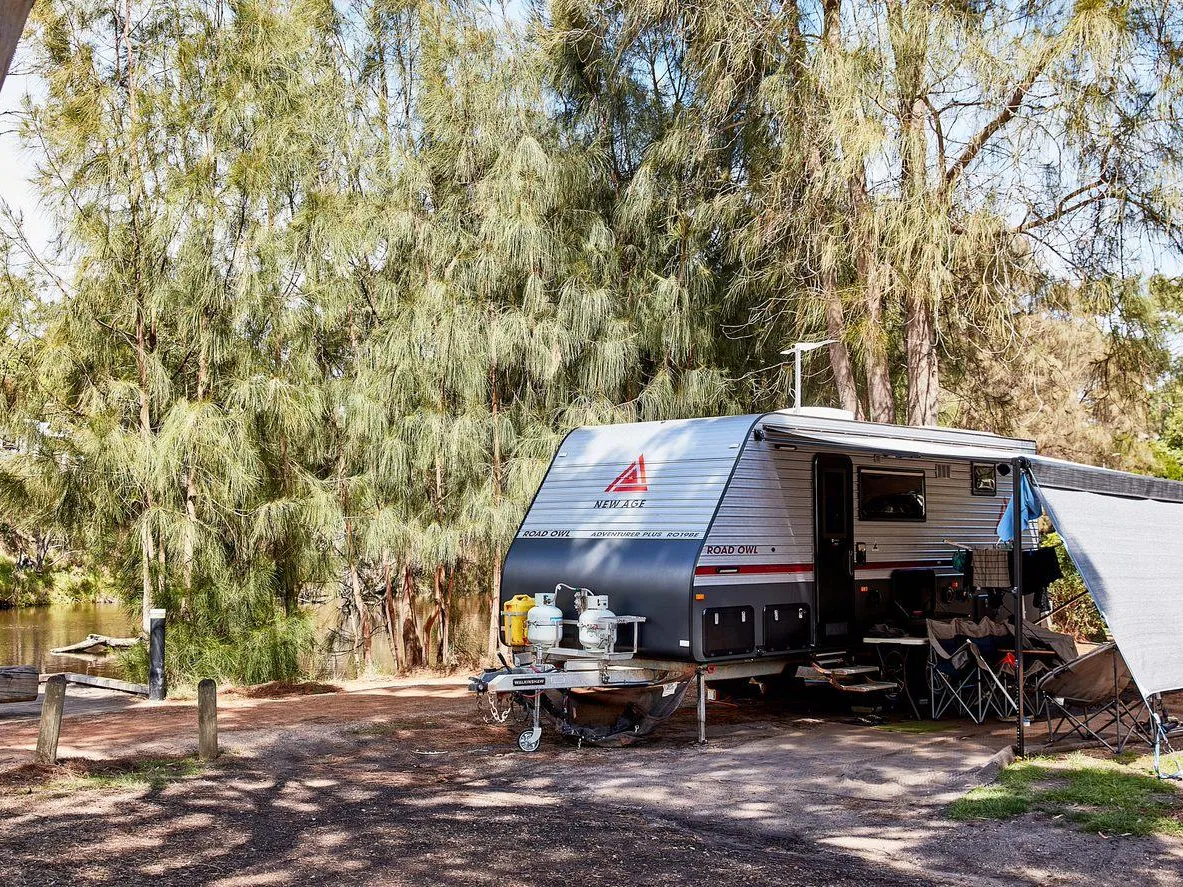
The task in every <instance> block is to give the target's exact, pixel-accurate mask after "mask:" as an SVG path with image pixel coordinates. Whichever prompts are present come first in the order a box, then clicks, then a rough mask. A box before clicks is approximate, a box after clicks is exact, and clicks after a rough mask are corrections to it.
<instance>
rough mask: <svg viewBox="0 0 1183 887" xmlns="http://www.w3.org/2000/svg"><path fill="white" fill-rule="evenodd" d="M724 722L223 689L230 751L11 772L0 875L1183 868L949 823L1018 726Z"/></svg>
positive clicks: (890, 876)
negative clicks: (609, 737) (550, 727)
mask: <svg viewBox="0 0 1183 887" xmlns="http://www.w3.org/2000/svg"><path fill="white" fill-rule="evenodd" d="M710 716H711V722H712V727H711V742H710V743H709V744H708V745H707V746H706V747H705V748H700V747H698V746H697V745H695V744H694V743H693V737H694V724H693V713H692V712H688V711H683V712H680V713H679V714H678V715H677V716H676V717H675V719H674V720H673V721H672V722H670V724H668V725H666V727H665V728H664V729H663V730H662V731H661V732H660V733H659V734H658V735H657V736H656V737H655V738H654V739H653V740H652V741H651V742H648V743H645V744H643V745H638V746H634V747H632V748H627V749H591V748H583V749H578V748H575V747H574V746H570V745H566V744H563V743H560V742H558V741H557V740H555V739H554V738H553V736H551V735H549V734H548V735H547V736H546V737H545V738H544V742H543V749H542V751H540V752H538V753H536V754H533V755H523V754H521V753H518V752H516V751H514V750H513V745H512V743H513V735H511V734H510V733H509V732H508V731H507V730H505V729H504V728H494V727H488V726H485V725H483V724H482V723H481V721H480V719H479V718H478V717H477V715H476V713H475V711H474V708H473V705H472V701H471V700H470V699H468V698H467V697H466V696H465V693H464V691H463V689H462V688H461V687H458V686H457V685H456V684H455V682H447V681H435V682H430V683H418V684H408V683H402V684H393V683H390V684H386V685H382V686H379V685H353V686H351V687H350V689H349V692H345V693H338V694H333V695H330V696H318V697H301V698H297V699H280V700H247V699H243V698H240V697H231V696H223V699H222V705H221V711H220V722H221V725H222V745H223V748H224V749H225V751H226V754H224V755H223V757H222V758H220V759H219V760H218V762H216V763H215V764H213V765H212V766H210V767H208V768H206V769H205V770H203V771H201V772H199V773H197V774H196V775H191V776H186V777H184V778H181V779H179V780H176V781H172V782H168V783H166V784H161V785H157V786H150V785H140V786H133V787H130V788H128V787H122V788H120V787H113V786H107V787H104V788H77V787H72V788H69V789H66V788H63V787H60V786H58V787H54V785H53V783H52V781H51V780H52V777H50V776H47V775H46V774H44V773H38V772H30V771H29V770H28V769H27V768H26V769H24V770H9V771H8V773H7V774H6V775H5V774H0V848H2V852H0V884H4V885H13V887H24V885H48V884H88V885H89V884H95V885H98V884H102V885H111V884H131V883H143V882H144V881H145V880H147V879H156V880H158V881H159V882H160V883H164V884H217V885H231V884H242V885H246V884H252V885H253V884H297V883H299V884H392V885H401V884H408V885H409V884H416V885H419V884H443V885H484V884H497V885H519V884H520V885H573V884H579V885H619V884H626V883H632V884H638V885H651V884H652V885H665V884H669V885H674V884H676V885H709V887H721V885H727V884H772V883H776V884H788V885H797V884H801V885H808V884H835V883H855V882H857V883H860V884H866V885H880V884H917V883H928V884H971V883H972V884H1014V883H1030V884H1077V883H1081V882H1083V881H1088V882H1089V883H1092V884H1118V883H1125V882H1128V881H1130V880H1133V879H1136V880H1137V881H1139V882H1141V883H1143V884H1183V843H1181V842H1179V841H1173V840H1166V839H1150V838H1121V837H1110V838H1102V837H1100V836H1097V835H1086V834H1082V833H1080V832H1077V831H1074V830H1072V829H1071V828H1069V827H1066V826H1063V825H1060V824H1059V823H1058V822H1056V821H1054V820H1052V819H1050V818H1047V817H1038V816H1029V817H1024V818H1022V819H1019V820H1015V821H1012V822H1008V823H955V822H952V821H950V820H949V819H947V818H946V817H945V816H944V812H943V811H944V807H945V806H946V805H947V804H948V802H949V801H950V800H952V799H953V798H955V797H957V796H958V795H959V794H960V793H961V792H963V791H964V790H966V789H967V788H969V787H971V786H973V785H975V784H979V783H980V782H981V781H982V779H983V778H984V775H983V774H984V773H985V772H986V771H984V770H983V769H982V768H983V767H984V766H985V765H986V764H987V762H988V761H989V759H990V756H991V755H992V753H993V752H994V751H995V750H996V749H997V748H998V747H1000V746H1001V745H1002V744H1004V743H1005V742H1006V741H1007V739H1008V738H1009V733H1008V730H1007V728H1006V727H1001V728H998V729H996V730H994V731H982V730H978V729H972V730H969V731H966V729H965V728H964V726H963V725H953V726H952V728H951V729H950V730H949V731H945V732H941V733H938V734H927V735H922V736H910V735H904V734H898V733H891V732H888V731H884V730H881V729H874V728H869V727H864V726H860V725H857V724H852V723H845V722H843V720H842V719H837V718H802V717H801V716H800V714H794V713H792V712H777V711H775V710H772V709H770V708H768V707H766V706H764V705H762V704H759V703H757V702H740V703H738V704H736V705H731V706H728V705H723V704H720V705H712V707H711V713H710ZM192 721H193V710H192V706H191V705H189V704H171V705H167V706H163V707H155V708H149V707H136V708H134V709H131V710H125V711H112V712H106V713H92V714H85V715H80V716H76V717H69V718H67V719H66V725H65V727H64V728H63V754H70V755H73V756H74V757H75V758H78V759H86V760H89V761H95V760H98V759H100V758H108V759H116V760H115V761H114V762H109V763H107V764H105V765H103V766H104V767H105V769H106V771H107V772H114V771H119V770H120V769H124V764H126V766H127V767H131V766H134V763H135V762H137V761H142V760H143V759H144V757H146V756H149V755H184V754H187V753H190V752H191V750H192V745H193V740H194V730H193V727H192ZM34 729H35V724H34V723H32V722H28V721H22V720H20V719H13V720H11V721H9V722H5V721H4V720H0V760H5V759H6V758H7V760H8V761H9V762H13V761H19V760H20V759H22V758H25V759H27V749H28V748H29V747H30V746H31V743H32V742H33V741H35V734H34V732H33V731H34ZM66 749H69V751H68V752H67V751H66ZM78 766H79V765H77V764H75V767H78ZM90 766H95V765H90ZM59 769H61V768H59Z"/></svg>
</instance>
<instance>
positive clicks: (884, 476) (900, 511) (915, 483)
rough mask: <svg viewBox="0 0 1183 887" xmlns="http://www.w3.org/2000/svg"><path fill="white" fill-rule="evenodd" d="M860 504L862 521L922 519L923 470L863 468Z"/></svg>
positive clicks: (861, 471) (859, 483)
mask: <svg viewBox="0 0 1183 887" xmlns="http://www.w3.org/2000/svg"><path fill="white" fill-rule="evenodd" d="M858 505H859V520H865V521H893V520H900V521H907V520H914V521H922V520H924V519H925V509H924V472H923V471H898V470H897V471H890V470H887V469H880V468H860V469H859V473H858Z"/></svg>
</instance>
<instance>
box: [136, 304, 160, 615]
mask: <svg viewBox="0 0 1183 887" xmlns="http://www.w3.org/2000/svg"><path fill="white" fill-rule="evenodd" d="M136 370H137V373H138V376H139V384H140V441H141V444H142V445H143V448H144V455H143V458H144V461H145V465H144V466H143V470H144V503H143V504H144V513H143V514H142V515H141V516H140V582H141V599H140V615H141V617H142V619H143V628H144V634H147V633H148V629H149V628H150V627H151V624H152V618H151V611H152V561H153V560H154V559H155V556H156V547H155V545H154V544H153V541H152V529H151V527H150V526H149V525H148V515H149V513H150V512H151V510H152V507H153V505H154V502H153V497H152V487H151V478H150V475H151V472H150V471H149V467H148V465H147V464H146V463H147V461H148V459H149V458H150V451H151V448H152V404H151V399H150V395H149V393H148V353H147V342H146V336H145V332H144V308H143V304H142V302H140V303H138V304H137V306H136Z"/></svg>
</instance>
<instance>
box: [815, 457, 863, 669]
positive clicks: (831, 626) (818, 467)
mask: <svg viewBox="0 0 1183 887" xmlns="http://www.w3.org/2000/svg"><path fill="white" fill-rule="evenodd" d="M853 481H854V467H853V466H852V465H851V462H850V458H849V457H848V456H840V455H837V454H834V453H820V454H818V455H817V456H815V457H814V460H813V525H814V535H813V583H814V595H815V596H816V598H817V610H816V612H817V620H818V625H817V644H818V646H819V647H830V646H835V645H842V644H846V643H848V642H849V641H850V633H851V631H852V630H853V629H854V608H855V599H854V595H855V592H854V490H853V486H854V484H853Z"/></svg>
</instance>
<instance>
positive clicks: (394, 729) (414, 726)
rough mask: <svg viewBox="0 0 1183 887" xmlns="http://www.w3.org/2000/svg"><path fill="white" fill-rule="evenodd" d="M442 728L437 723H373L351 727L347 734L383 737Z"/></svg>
mask: <svg viewBox="0 0 1183 887" xmlns="http://www.w3.org/2000/svg"><path fill="white" fill-rule="evenodd" d="M443 726H444V725H442V724H440V723H439V722H437V721H374V722H372V723H369V724H362V725H361V726H358V727H353V728H351V729H350V731H349V732H350V733H352V734H353V735H354V736H366V737H385V736H397V735H398V734H399V733H409V732H411V731H414V730H439V729H441V728H442V727H443Z"/></svg>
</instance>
